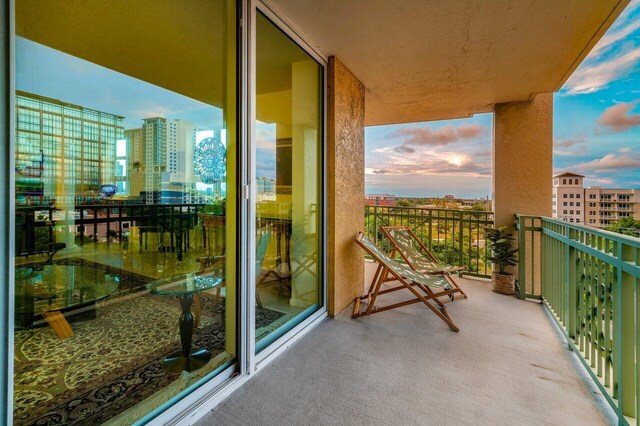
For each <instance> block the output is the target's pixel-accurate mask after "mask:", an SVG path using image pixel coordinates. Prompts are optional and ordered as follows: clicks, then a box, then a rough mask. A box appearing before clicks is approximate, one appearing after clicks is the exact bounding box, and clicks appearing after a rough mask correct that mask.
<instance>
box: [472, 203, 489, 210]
mask: <svg viewBox="0 0 640 426" xmlns="http://www.w3.org/2000/svg"><path fill="white" fill-rule="evenodd" d="M469 210H471V211H474V212H484V211H486V209H485V208H484V206H483V205H482V204H480V203H475V204H474V205H472V206H471V208H470V209H469Z"/></svg>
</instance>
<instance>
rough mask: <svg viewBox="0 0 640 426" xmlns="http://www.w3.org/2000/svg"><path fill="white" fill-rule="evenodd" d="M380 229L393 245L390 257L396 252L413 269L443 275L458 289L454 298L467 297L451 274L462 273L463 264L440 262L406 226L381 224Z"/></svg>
mask: <svg viewBox="0 0 640 426" xmlns="http://www.w3.org/2000/svg"><path fill="white" fill-rule="evenodd" d="M380 229H381V230H382V232H383V233H384V235H385V236H386V237H387V239H388V240H389V241H390V242H391V244H392V245H393V250H392V251H391V253H389V256H390V257H391V258H394V257H395V255H396V253H397V254H399V255H400V256H401V257H402V258H403V259H404V261H405V262H406V264H407V265H408V266H409V267H410V268H411V269H413V270H414V271H417V272H421V273H423V274H429V275H438V276H441V277H444V279H445V280H447V281H448V282H449V284H451V285H452V286H453V287H454V288H457V289H458V290H460V293H459V294H457V295H456V296H455V297H454V298H455V299H466V298H467V295H466V293H465V292H464V291H463V290H462V289H461V288H460V286H459V285H458V283H457V282H456V281H455V280H454V279H453V275H452V274H454V273H457V274H460V273H462V271H464V270H465V269H466V268H465V267H464V266H448V265H443V264H442V263H440V261H439V260H438V259H437V258H436V257H435V256H434V255H433V253H431V252H430V251H429V249H428V248H427V247H426V246H425V245H424V244H423V243H422V241H420V239H419V238H418V236H417V235H416V234H414V233H413V231H412V230H411V229H410V228H409V227H408V226H381V227H380Z"/></svg>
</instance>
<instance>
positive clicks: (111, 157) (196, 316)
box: [13, 0, 238, 425]
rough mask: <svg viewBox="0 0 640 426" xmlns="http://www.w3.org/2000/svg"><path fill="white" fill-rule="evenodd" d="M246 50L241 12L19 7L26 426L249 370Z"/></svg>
mask: <svg viewBox="0 0 640 426" xmlns="http://www.w3.org/2000/svg"><path fill="white" fill-rule="evenodd" d="M236 40H237V36H236V2H235V1H232V0H210V1H207V2H195V3H191V2H187V3H185V2H175V1H168V0H160V1H136V2H130V1H123V0H117V1H109V2H104V1H95V0H87V1H82V2H49V1H44V0H43V1H37V0H36V1H29V2H16V46H15V47H16V87H17V89H18V92H17V93H16V114H15V116H16V123H15V126H16V127H15V130H16V132H15V134H16V141H15V146H16V150H15V163H16V170H15V183H16V198H15V206H16V243H15V245H16V256H15V270H16V280H15V283H13V285H14V286H15V294H16V299H15V325H16V326H15V330H14V340H15V347H14V354H15V357H14V360H15V361H14V364H15V371H14V402H13V408H14V422H15V424H17V425H22V424H53V423H56V424H58V423H60V424H71V423H73V424H101V423H104V422H107V421H113V422H114V423H116V424H131V423H132V422H133V421H135V420H137V419H139V418H140V417H142V416H144V415H145V414H147V413H149V412H151V411H153V410H155V409H157V408H158V407H161V406H162V405H163V404H167V403H168V402H169V404H170V402H171V401H172V399H173V398H175V397H176V396H177V395H179V394H180V395H184V394H185V392H183V391H184V390H185V389H191V388H192V385H195V384H198V383H199V382H200V380H201V379H203V378H204V377H207V378H211V377H212V375H213V374H214V373H215V372H216V371H219V370H220V369H222V368H223V367H224V366H227V365H231V364H232V363H233V362H234V361H235V360H236V354H237V338H236V325H237V324H238V319H237V315H236V312H237V310H236V306H237V302H236V282H237V280H236V252H237V247H236V241H237V235H236V230H237V226H236V223H237V212H236V202H235V200H236V199H237V197H236V186H237V180H236V178H237V175H238V170H237V169H236V164H237V161H236V152H237V149H236V148H237V142H236V128H237V123H236V111H237V96H236V92H237V89H236V86H237V85H236V57H235V55H236ZM227 200H230V201H229V202H228V201H227ZM165 406H166V405H165Z"/></svg>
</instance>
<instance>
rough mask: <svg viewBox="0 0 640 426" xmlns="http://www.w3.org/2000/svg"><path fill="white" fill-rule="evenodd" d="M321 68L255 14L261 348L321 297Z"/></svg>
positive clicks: (258, 326)
mask: <svg viewBox="0 0 640 426" xmlns="http://www.w3.org/2000/svg"><path fill="white" fill-rule="evenodd" d="M322 85H323V67H322V65H321V64H320V63H318V62H317V61H316V60H314V59H313V58H312V57H311V56H310V55H309V54H307V53H306V52H305V51H304V50H303V49H302V48H301V47H300V46H298V45H297V44H296V43H295V42H294V41H293V40H291V38H289V37H288V36H287V35H286V34H284V33H283V32H282V31H281V30H280V29H278V28H277V27H276V25H275V24H274V23H273V22H271V21H270V20H269V19H268V18H267V17H266V16H265V15H263V14H262V13H260V12H257V18H256V92H257V93H256V122H255V134H256V140H255V141H254V146H255V150H256V155H255V158H256V171H255V181H254V182H253V184H254V185H255V188H256V190H255V193H256V201H255V202H256V206H255V207H256V230H257V236H256V242H257V243H256V246H257V247H256V268H255V270H256V275H255V277H254V284H255V286H256V324H255V327H256V341H257V344H256V350H257V351H260V350H261V349H263V348H264V347H266V346H267V345H268V344H269V343H271V342H272V341H274V340H275V339H276V338H278V337H279V336H281V335H282V334H284V333H285V332H286V331H288V330H290V329H291V328H292V327H293V326H294V325H295V324H297V323H299V322H300V321H302V320H303V319H304V318H306V317H308V316H309V315H310V314H311V313H313V312H314V311H316V310H317V309H319V308H320V306H321V304H322V300H323V299H322V294H323V293H322V285H321V283H322V277H321V274H320V272H321V267H320V265H321V264H320V258H321V257H320V256H319V253H321V250H320V244H321V239H320V236H321V223H322V220H321V219H322V217H321V212H322V204H321V203H322V169H321V166H322V140H323V135H322V128H323V127H322V120H323V92H322V87H323V86H322Z"/></svg>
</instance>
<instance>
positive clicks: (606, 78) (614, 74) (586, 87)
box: [566, 48, 640, 95]
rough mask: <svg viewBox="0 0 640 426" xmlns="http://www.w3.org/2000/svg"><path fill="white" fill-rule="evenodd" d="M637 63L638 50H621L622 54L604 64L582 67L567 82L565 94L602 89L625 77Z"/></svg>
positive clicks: (639, 49) (639, 55) (639, 57)
mask: <svg viewBox="0 0 640 426" xmlns="http://www.w3.org/2000/svg"><path fill="white" fill-rule="evenodd" d="M638 61H640V48H631V49H626V50H622V53H620V54H619V55H618V56H616V57H615V58H613V59H611V60H607V61H606V62H601V63H598V64H587V65H583V66H582V67H580V68H578V70H577V71H576V72H575V73H573V75H572V76H571V77H570V78H569V81H567V84H566V87H567V93H569V94H570V95H576V94H580V93H593V92H597V91H598V90H601V89H604V88H605V87H607V86H608V85H609V83H610V82H611V81H614V80H617V79H619V78H621V77H624V76H625V75H627V74H628V73H629V72H630V71H631V70H632V69H633V67H634V65H635V64H636V63H637V62H638Z"/></svg>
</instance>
